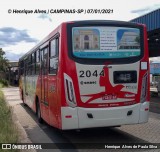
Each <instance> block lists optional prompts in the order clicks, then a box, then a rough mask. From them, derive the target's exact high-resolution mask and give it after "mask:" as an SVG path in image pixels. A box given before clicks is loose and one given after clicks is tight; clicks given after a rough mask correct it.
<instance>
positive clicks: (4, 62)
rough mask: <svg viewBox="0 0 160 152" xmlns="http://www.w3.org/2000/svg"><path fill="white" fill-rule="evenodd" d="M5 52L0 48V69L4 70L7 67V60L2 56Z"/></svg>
mask: <svg viewBox="0 0 160 152" xmlns="http://www.w3.org/2000/svg"><path fill="white" fill-rule="evenodd" d="M4 55H5V52H4V51H3V49H2V48H0V71H3V72H5V71H6V69H7V67H8V60H7V59H6V57H4Z"/></svg>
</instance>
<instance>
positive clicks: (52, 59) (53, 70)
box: [49, 38, 59, 74]
mask: <svg viewBox="0 0 160 152" xmlns="http://www.w3.org/2000/svg"><path fill="white" fill-rule="evenodd" d="M58 50H59V42H58V38H55V39H53V40H52V41H51V42H50V53H49V73H50V74H57V69H58Z"/></svg>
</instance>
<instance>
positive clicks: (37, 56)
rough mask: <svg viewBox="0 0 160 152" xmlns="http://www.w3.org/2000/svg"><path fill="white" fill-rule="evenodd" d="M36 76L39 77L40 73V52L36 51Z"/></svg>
mask: <svg viewBox="0 0 160 152" xmlns="http://www.w3.org/2000/svg"><path fill="white" fill-rule="evenodd" d="M35 64H36V74H37V75H39V73H40V51H39V50H37V51H36V63H35Z"/></svg>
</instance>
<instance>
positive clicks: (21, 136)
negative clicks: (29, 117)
mask: <svg viewBox="0 0 160 152" xmlns="http://www.w3.org/2000/svg"><path fill="white" fill-rule="evenodd" d="M4 89H5V88H4ZM4 89H2V92H3V94H4V99H5V101H6V103H7V106H8V107H10V108H11V113H12V121H13V123H14V124H15V126H16V129H17V131H18V141H19V142H20V143H22V144H23V143H27V144H28V143H31V144H32V141H31V140H30V139H29V137H28V135H27V133H26V131H25V129H24V128H23V127H22V125H21V124H20V122H19V120H18V118H17V115H16V113H15V109H14V106H11V105H10V104H9V102H8V100H7V99H6V95H5V93H4V92H5V91H4ZM20 152H37V151H36V150H35V149H21V150H20Z"/></svg>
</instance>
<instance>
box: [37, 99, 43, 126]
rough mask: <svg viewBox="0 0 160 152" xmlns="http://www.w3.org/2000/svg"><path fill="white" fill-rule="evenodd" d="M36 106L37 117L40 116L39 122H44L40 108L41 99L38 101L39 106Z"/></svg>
mask: <svg viewBox="0 0 160 152" xmlns="http://www.w3.org/2000/svg"><path fill="white" fill-rule="evenodd" d="M36 107H37V110H36V113H37V117H38V122H39V123H42V122H43V119H42V117H41V109H40V105H39V101H37V106H36Z"/></svg>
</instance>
